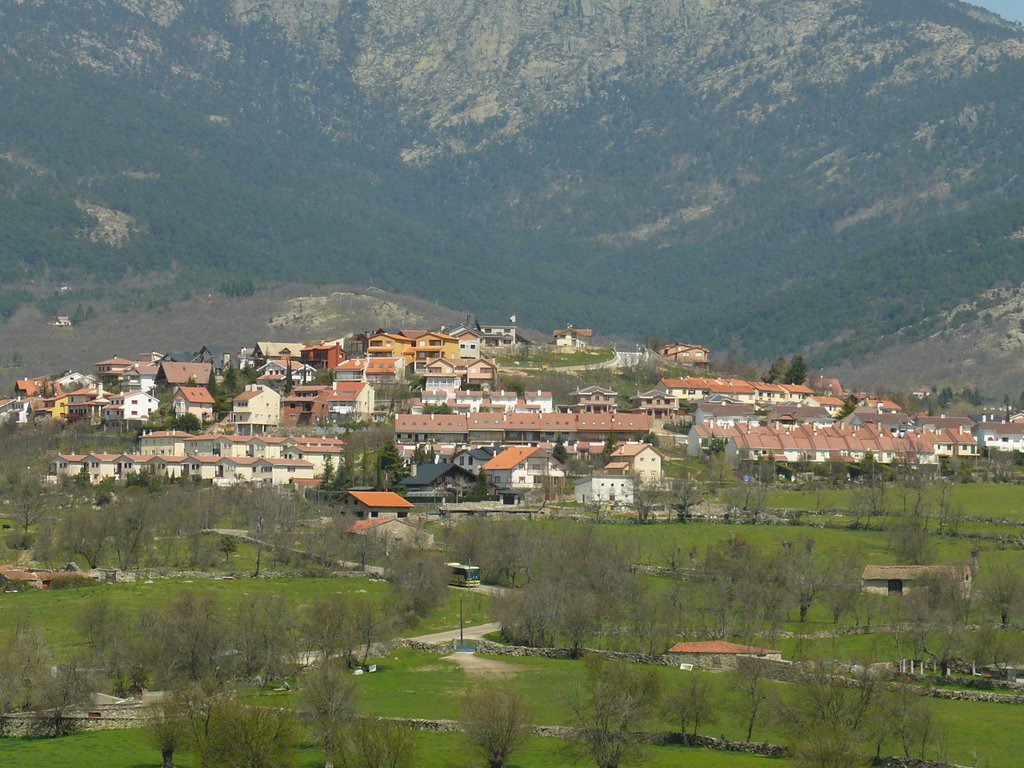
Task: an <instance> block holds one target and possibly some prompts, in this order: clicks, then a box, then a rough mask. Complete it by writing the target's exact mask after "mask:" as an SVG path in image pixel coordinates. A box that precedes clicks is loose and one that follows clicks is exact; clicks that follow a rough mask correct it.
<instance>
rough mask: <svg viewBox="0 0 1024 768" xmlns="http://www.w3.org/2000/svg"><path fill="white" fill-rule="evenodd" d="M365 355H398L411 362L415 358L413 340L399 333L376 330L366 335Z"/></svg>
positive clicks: (408, 362) (371, 356) (370, 356)
mask: <svg viewBox="0 0 1024 768" xmlns="http://www.w3.org/2000/svg"><path fill="white" fill-rule="evenodd" d="M366 356H367V357H368V358H375V357H400V358H402V359H403V360H404V361H405V362H406V364H410V365H411V364H412V362H413V361H414V360H415V357H416V353H415V351H414V345H413V340H412V339H410V338H408V337H407V336H405V335H404V334H401V333H390V332H388V331H383V330H380V331H377V332H376V333H371V334H370V335H369V336H368V337H367V342H366Z"/></svg>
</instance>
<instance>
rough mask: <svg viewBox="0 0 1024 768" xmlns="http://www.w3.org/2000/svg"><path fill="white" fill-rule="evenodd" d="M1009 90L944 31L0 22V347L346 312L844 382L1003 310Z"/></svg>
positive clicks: (748, 17) (671, 9) (982, 33)
mask: <svg viewBox="0 0 1024 768" xmlns="http://www.w3.org/2000/svg"><path fill="white" fill-rule="evenodd" d="M1021 82H1024V30H1022V28H1021V27H1020V26H1019V25H1012V24H1009V23H1006V22H1003V21H1001V20H1000V19H998V18H997V17H995V16H993V15H991V14H988V13H985V12H983V11H980V10H978V9H976V8H973V7H971V6H967V5H965V4H961V3H956V2H947V1H946V0H912V1H910V0H908V1H907V2H900V3H892V2H890V1H888V0H861V1H860V2H855V1H854V0H780V1H779V2H773V3H765V2H759V1H758V0H743V1H742V2H709V3H701V4H691V3H681V4H680V3H667V2H664V3H663V2H654V3H649V4H644V5H642V6H641V5H635V4H632V3H629V2H627V1H626V0H578V1H577V0H571V1H569V0H567V1H566V2H560V3H555V4H553V5H550V6H548V5H532V4H529V5H526V6H524V5H521V4H506V3H483V2H469V3H463V4H460V5H459V6H458V7H454V6H452V7H449V6H448V5H446V4H442V3H439V2H434V1H433V0H428V1H427V2H423V1H422V0H420V2H417V3H411V2H407V1H406V0H364V1H363V2H347V1H345V2H342V1H341V0H316V2H307V3H304V4H300V5H287V4H265V3H256V2H250V1H248V0H237V1H236V2H232V3H229V2H227V1H226V0H211V1H208V2H199V0H181V1H178V0H148V2H144V3H140V2H137V0H92V1H91V2H86V3H83V2H65V1H62V0H42V1H41V2H36V3H31V4H29V3H22V4H10V5H6V6H4V7H3V8H0V93H3V94H4V103H5V109H4V110H3V113H2V114H0V158H2V159H0V190H2V191H3V194H2V195H0V277H2V278H3V280H4V282H5V284H6V285H7V286H8V287H6V288H5V289H4V290H2V291H0V315H9V314H10V313H11V312H13V311H14V309H15V308H16V306H17V305H18V304H19V303H23V302H26V301H41V300H47V299H48V297H50V296H51V295H52V291H53V288H54V286H55V285H56V284H58V283H59V282H63V281H84V282H85V283H86V284H87V285H88V286H90V288H91V289H92V290H98V291H101V292H104V293H106V294H108V295H109V294H111V293H114V294H116V293H119V292H120V293H121V294H124V293H127V292H136V291H138V290H140V286H142V289H143V290H149V291H161V290H167V287H168V286H175V285H183V284H184V285H191V286H195V285H197V284H198V285H204V286H205V285H209V286H216V285H219V284H220V283H222V282H224V281H229V280H232V279H236V278H237V277H238V276H243V277H245V278H246V279H254V280H257V281H260V280H278V281H288V280H301V281H319V280H323V281H325V282H327V281H344V282H347V283H350V284H366V285H377V286H380V287H383V288H387V289H393V290H398V291H408V292H414V293H417V294H418V295H421V296H423V297H425V298H429V299H434V300H439V301H441V302H442V303H447V304H449V305H451V306H459V307H463V306H468V305H469V306H476V307H478V308H479V311H480V312H481V313H482V314H487V315H493V316H502V315H505V314H508V313H512V312H516V313H518V314H519V315H520V316H523V317H528V318H529V322H530V324H531V325H535V326H540V327H543V326H545V325H548V324H560V323H565V322H569V321H572V322H574V323H577V324H581V325H582V324H588V325H594V326H597V327H599V328H600V330H601V331H602V332H604V333H619V334H623V335H631V336H637V337H640V336H642V335H647V334H652V335H658V336H662V337H672V336H677V335H685V336H687V337H690V338H694V339H700V340H702V341H704V342H706V343H709V344H712V345H714V346H715V347H716V349H727V350H731V351H735V352H739V353H742V354H745V355H747V356H749V357H752V358H758V359H766V358H771V357H774V356H775V355H776V354H778V353H782V352H788V351H795V350H803V351H809V352H812V353H815V354H816V356H817V358H816V362H818V363H829V362H836V361H839V360H844V359H850V358H851V356H854V357H856V356H861V355H864V354H869V353H871V352H873V351H876V350H878V349H880V348H882V347H884V346H886V345H888V344H891V343H894V342H896V341H899V340H901V339H902V340H906V339H907V338H914V337H915V334H917V335H920V334H923V333H926V332H927V331H928V330H929V327H930V326H928V323H931V322H932V321H928V323H925V324H921V323H920V321H921V319H922V318H923V317H932V316H935V315H936V313H938V312H941V311H942V310H943V309H949V308H951V307H953V306H956V305H957V304H960V303H963V302H965V301H970V300H972V299H975V298H977V297H978V296H979V295H980V294H981V293H982V292H984V291H985V290H987V289H989V288H992V287H994V286H996V285H999V284H1003V283H1009V284H1014V285H1016V284H1019V283H1021V282H1024V274H1022V272H1024V269H1022V268H1021V267H1020V266H1019V265H1020V264H1021V258H1020V257H1021V256H1022V255H1024V240H1021V239H1011V238H1010V237H1009V236H1010V235H1012V234H1013V233H1014V232H1016V231H1019V230H1021V229H1024V209H1022V206H1021V205H1019V204H1018V203H1017V202H1016V201H1019V200H1020V198H1021V192H1022V189H1021V181H1020V179H1021V172H1022V170H1024V167H1022V166H1024V137H1022V132H1021V129H1020V126H1021V125H1024V96H1022V94H1021V91H1020V87H1019V84H1020V83H1021ZM19 284H28V285H29V287H30V290H28V291H25V290H23V289H22V286H21V285H19Z"/></svg>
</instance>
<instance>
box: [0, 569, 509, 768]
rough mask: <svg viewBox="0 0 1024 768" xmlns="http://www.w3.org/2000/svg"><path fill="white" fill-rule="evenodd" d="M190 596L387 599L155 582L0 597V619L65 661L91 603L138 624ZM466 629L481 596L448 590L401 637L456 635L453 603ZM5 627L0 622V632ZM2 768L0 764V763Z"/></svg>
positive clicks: (346, 590)
mask: <svg viewBox="0 0 1024 768" xmlns="http://www.w3.org/2000/svg"><path fill="white" fill-rule="evenodd" d="M186 591H191V592H195V593H198V594H212V595H214V596H216V597H217V599H218V600H219V601H220V602H221V604H222V605H223V606H224V607H225V609H230V608H232V607H233V606H234V604H235V603H237V602H238V601H239V600H241V599H242V598H243V597H247V596H269V595H281V596H283V597H284V598H285V599H286V600H287V601H288V603H289V604H290V605H291V606H292V607H293V608H296V609H298V610H299V611H304V610H307V609H308V608H309V607H310V606H311V605H312V604H313V603H315V602H316V601H317V600H320V599H323V598H326V597H329V596H330V595H334V594H342V595H346V596H348V597H350V598H352V599H353V600H374V601H376V602H378V603H380V604H383V603H384V601H386V600H387V599H388V585H387V584H386V583H385V582H383V581H372V580H370V579H366V578H338V579H331V578H320V579H316V578H280V579H234V580H224V579H195V580H185V579H158V580H154V581H153V583H151V584H147V583H142V582H137V583H135V584H111V585H102V586H96V587H86V588H83V589H69V590H57V591H52V592H41V591H38V590H29V591H25V592H17V593H6V594H0V615H2V616H4V617H10V618H9V620H10V622H11V623H13V622H14V621H15V620H17V621H23V622H27V623H30V624H32V625H35V626H38V627H40V628H41V630H42V633H43V636H44V638H45V639H46V641H47V643H48V644H49V645H50V647H51V649H52V650H53V652H54V654H55V655H56V656H57V658H58V659H69V658H71V657H72V656H74V655H75V653H76V651H78V650H81V649H83V648H84V643H83V641H82V638H81V634H80V632H79V630H78V627H77V623H78V617H79V616H80V615H81V613H82V611H83V610H84V608H85V607H86V606H87V605H89V604H90V603H91V602H94V601H97V600H108V601H109V602H110V604H111V605H112V606H114V607H117V608H121V609H123V610H125V611H127V613H128V615H129V616H132V617H137V618H141V617H142V616H143V615H144V614H145V613H146V612H147V611H148V610H152V609H157V608H162V607H164V606H166V605H167V604H168V603H169V602H170V601H171V600H173V599H174V598H175V597H176V596H177V595H180V594H182V593H183V592H186ZM460 598H462V610H463V614H464V620H465V622H466V625H467V626H470V625H473V624H480V623H484V622H487V621H490V620H491V619H490V614H489V601H488V597H487V595H484V594H480V593H472V594H470V595H466V593H465V592H464V591H461V590H456V589H452V590H449V592H448V595H447V598H446V600H445V602H444V603H443V604H442V605H441V606H440V607H439V608H438V609H437V610H435V611H433V612H432V613H431V614H430V615H429V616H427V617H426V618H425V619H424V620H423V621H421V622H420V623H419V624H418V625H416V626H415V627H412V628H408V629H406V630H404V631H403V634H405V635H407V636H414V635H420V634H428V633H432V632H442V631H446V630H451V629H457V628H458V626H459V601H460ZM4 624H7V621H6V620H3V621H0V627H2V626H3V625H4ZM0 765H2V762H0Z"/></svg>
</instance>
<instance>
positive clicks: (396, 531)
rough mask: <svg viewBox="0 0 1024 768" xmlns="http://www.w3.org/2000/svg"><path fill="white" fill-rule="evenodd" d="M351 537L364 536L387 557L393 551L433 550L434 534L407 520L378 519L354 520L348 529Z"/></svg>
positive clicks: (393, 518)
mask: <svg viewBox="0 0 1024 768" xmlns="http://www.w3.org/2000/svg"><path fill="white" fill-rule="evenodd" d="M348 533H349V534H350V535H352V536H365V537H367V538H369V539H371V540H373V542H374V543H375V544H376V545H377V546H378V547H380V548H381V549H383V551H384V556H385V557H387V556H388V555H390V554H391V552H392V551H393V550H394V549H398V548H401V547H416V548H417V549H433V548H434V546H435V538H434V534H432V533H430V532H429V531H426V530H423V529H422V528H419V527H417V526H416V525H413V524H412V523H411V522H409V520H408V519H407V518H397V517H378V518H374V519H368V520H356V521H355V522H354V523H353V524H352V525H351V526H350V527H349V529H348Z"/></svg>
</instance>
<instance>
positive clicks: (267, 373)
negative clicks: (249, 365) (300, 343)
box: [256, 358, 316, 392]
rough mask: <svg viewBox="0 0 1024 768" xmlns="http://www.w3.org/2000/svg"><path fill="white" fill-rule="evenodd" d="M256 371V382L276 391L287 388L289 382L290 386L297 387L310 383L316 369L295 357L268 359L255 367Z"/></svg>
mask: <svg viewBox="0 0 1024 768" xmlns="http://www.w3.org/2000/svg"><path fill="white" fill-rule="evenodd" d="M257 373H258V374H259V376H258V377H257V378H256V383H257V384H263V385H265V386H268V387H271V388H273V389H275V390H277V391H278V392H283V391H284V390H285V389H287V388H288V386H289V382H290V383H291V386H292V387H297V386H302V385H304V384H309V383H311V382H312V381H313V379H314V378H315V377H316V369H315V368H313V367H312V366H309V365H306V364H305V363H304V362H302V361H301V360H299V359H297V358H281V359H280V360H268V361H267V362H266V364H264V365H262V366H261V367H260V368H258V369H257Z"/></svg>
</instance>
